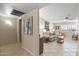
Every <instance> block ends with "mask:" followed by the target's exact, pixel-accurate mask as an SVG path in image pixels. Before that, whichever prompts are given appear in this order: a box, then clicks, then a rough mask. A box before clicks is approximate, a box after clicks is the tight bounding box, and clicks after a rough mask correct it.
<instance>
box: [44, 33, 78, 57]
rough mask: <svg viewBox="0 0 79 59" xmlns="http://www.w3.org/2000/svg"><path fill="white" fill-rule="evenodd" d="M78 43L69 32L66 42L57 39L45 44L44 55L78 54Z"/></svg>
mask: <svg viewBox="0 0 79 59" xmlns="http://www.w3.org/2000/svg"><path fill="white" fill-rule="evenodd" d="M77 49H78V44H77V41H75V40H72V33H69V32H67V33H66V38H65V41H64V44H59V43H57V42H56V41H54V42H50V43H45V44H44V53H43V55H44V56H76V55H77Z"/></svg>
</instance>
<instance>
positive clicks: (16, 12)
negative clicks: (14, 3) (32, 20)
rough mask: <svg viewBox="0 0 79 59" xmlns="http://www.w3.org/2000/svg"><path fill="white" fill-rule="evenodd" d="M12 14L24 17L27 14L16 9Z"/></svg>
mask: <svg viewBox="0 0 79 59" xmlns="http://www.w3.org/2000/svg"><path fill="white" fill-rule="evenodd" d="M11 14H12V15H15V16H22V15H23V14H25V13H23V12H21V11H18V10H15V9H14V10H13V11H12V13H11Z"/></svg>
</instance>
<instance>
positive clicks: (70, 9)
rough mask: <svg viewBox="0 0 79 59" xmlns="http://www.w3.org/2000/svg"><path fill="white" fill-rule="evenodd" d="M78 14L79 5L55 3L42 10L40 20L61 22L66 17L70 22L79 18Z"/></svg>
mask: <svg viewBox="0 0 79 59" xmlns="http://www.w3.org/2000/svg"><path fill="white" fill-rule="evenodd" d="M77 13H78V4H77V3H53V4H51V5H48V6H46V7H44V8H41V9H40V18H42V19H44V20H47V21H50V22H61V21H64V20H65V17H69V19H68V20H70V21H72V20H75V19H76V18H77ZM65 22H66V21H65Z"/></svg>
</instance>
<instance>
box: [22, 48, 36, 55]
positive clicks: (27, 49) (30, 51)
mask: <svg viewBox="0 0 79 59" xmlns="http://www.w3.org/2000/svg"><path fill="white" fill-rule="evenodd" d="M22 48H23V49H24V50H26V51H28V52H29V53H30V54H31V55H32V56H35V54H34V53H32V52H31V51H30V50H28V49H26V48H24V47H22Z"/></svg>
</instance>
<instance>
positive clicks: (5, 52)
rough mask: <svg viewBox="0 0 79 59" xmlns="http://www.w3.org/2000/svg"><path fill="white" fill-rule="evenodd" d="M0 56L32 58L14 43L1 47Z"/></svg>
mask: <svg viewBox="0 0 79 59" xmlns="http://www.w3.org/2000/svg"><path fill="white" fill-rule="evenodd" d="M0 56H32V55H31V54H30V53H29V52H27V51H25V50H24V49H22V48H21V47H20V46H19V45H18V44H16V43H15V44H9V45H5V46H1V47H0Z"/></svg>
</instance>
